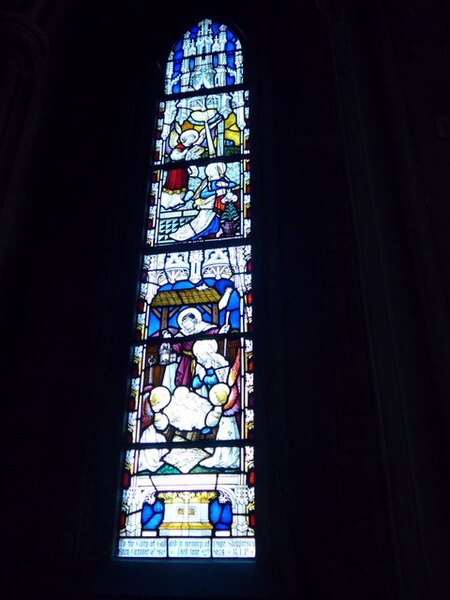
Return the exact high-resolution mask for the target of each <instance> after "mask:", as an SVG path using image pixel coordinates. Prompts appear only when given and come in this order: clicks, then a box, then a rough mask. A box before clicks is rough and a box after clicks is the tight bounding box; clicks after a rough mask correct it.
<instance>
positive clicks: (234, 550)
mask: <svg viewBox="0 0 450 600" xmlns="http://www.w3.org/2000/svg"><path fill="white" fill-rule="evenodd" d="M164 92H165V94H164V97H162V98H161V101H160V103H159V107H158V115H157V118H156V130H155V136H154V140H153V153H152V162H151V165H150V179H149V183H148V198H147V202H148V220H147V229H146V232H147V233H146V237H145V247H144V251H143V258H142V270H141V280H140V287H139V297H138V301H137V311H136V322H135V325H136V329H135V344H134V346H133V351H132V355H133V364H132V374H131V378H130V386H129V400H128V419H127V439H126V446H125V448H124V453H123V456H124V458H123V471H122V473H123V477H122V491H121V510H120V524H119V533H118V537H117V540H118V541H117V549H116V550H117V556H118V557H121V558H137V557H138V558H161V559H170V558H183V557H186V558H199V559H200V558H203V559H209V558H242V559H245V558H253V557H254V556H255V487H254V484H255V471H254V446H253V439H254V438H253V433H254V393H253V339H252V246H251V216H250V173H251V171H250V143H249V92H248V90H247V89H245V87H244V75H243V57H242V48H241V44H240V41H239V40H238V39H237V37H236V36H235V35H234V33H233V32H232V31H231V30H230V29H229V28H228V27H227V26H225V25H222V24H219V23H216V22H214V21H212V20H209V19H205V20H203V21H201V22H200V23H198V24H197V25H195V26H194V27H192V28H191V29H190V30H189V31H187V32H186V33H185V34H184V36H183V38H182V39H181V40H180V41H179V42H177V43H176V44H175V45H174V46H173V48H172V51H171V52H170V55H169V58H168V61H167V66H166V74H165V89H164Z"/></svg>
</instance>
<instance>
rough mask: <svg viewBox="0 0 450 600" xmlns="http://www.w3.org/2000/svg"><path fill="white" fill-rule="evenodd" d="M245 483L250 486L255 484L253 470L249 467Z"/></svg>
mask: <svg viewBox="0 0 450 600" xmlns="http://www.w3.org/2000/svg"><path fill="white" fill-rule="evenodd" d="M247 483H248V485H249V486H250V487H252V486H254V485H255V470H254V469H250V471H249V472H248V476H247Z"/></svg>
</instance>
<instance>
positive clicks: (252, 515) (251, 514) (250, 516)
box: [248, 510, 255, 529]
mask: <svg viewBox="0 0 450 600" xmlns="http://www.w3.org/2000/svg"><path fill="white" fill-rule="evenodd" d="M248 523H249V525H250V527H251V528H252V529H255V511H254V510H251V511H250V512H249V513H248Z"/></svg>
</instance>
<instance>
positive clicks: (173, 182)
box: [161, 129, 204, 210]
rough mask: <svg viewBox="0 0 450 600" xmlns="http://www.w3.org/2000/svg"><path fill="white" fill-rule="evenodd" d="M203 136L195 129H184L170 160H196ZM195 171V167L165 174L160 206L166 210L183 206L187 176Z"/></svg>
mask: <svg viewBox="0 0 450 600" xmlns="http://www.w3.org/2000/svg"><path fill="white" fill-rule="evenodd" d="M203 139H204V136H202V135H201V134H199V132H198V131H196V130H195V129H186V130H185V131H183V132H182V133H180V135H179V141H178V143H177V145H176V146H175V147H174V148H173V150H172V151H171V153H170V158H171V160H174V161H177V160H192V159H195V158H198V157H199V156H200V155H201V153H202V152H203V148H202V147H201V143H202V142H203ZM193 170H194V171H195V172H196V170H197V168H196V167H177V168H175V169H170V170H169V171H168V172H167V176H166V181H165V182H164V187H163V190H162V194H161V206H162V207H163V208H164V209H166V210H168V209H171V208H175V207H177V206H180V205H182V204H184V203H185V202H186V201H187V200H188V196H189V195H190V196H191V197H192V192H191V193H190V194H187V191H188V183H189V174H190V173H191V172H192V171H193Z"/></svg>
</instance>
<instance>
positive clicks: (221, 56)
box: [165, 19, 243, 94]
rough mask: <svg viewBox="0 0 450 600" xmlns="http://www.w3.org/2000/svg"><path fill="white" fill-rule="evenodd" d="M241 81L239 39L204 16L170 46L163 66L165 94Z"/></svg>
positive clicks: (236, 83)
mask: <svg viewBox="0 0 450 600" xmlns="http://www.w3.org/2000/svg"><path fill="white" fill-rule="evenodd" d="M240 83H243V61H242V47H241V42H240V41H239V39H238V38H237V37H236V36H235V34H234V33H233V32H232V31H231V30H230V29H229V28H228V27H227V26H226V25H221V24H220V23H217V22H215V21H212V20H211V19H204V20H203V21H200V22H199V23H198V24H197V25H195V26H194V27H191V29H189V30H188V31H186V33H185V34H184V36H183V38H182V39H181V40H179V41H178V42H177V43H176V44H175V45H174V46H173V48H172V50H171V52H170V54H169V59H168V61H167V67H166V81H165V92H166V94H182V93H185V92H191V91H195V90H201V89H203V88H206V89H211V88H215V87H222V86H233V85H239V84H240Z"/></svg>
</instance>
